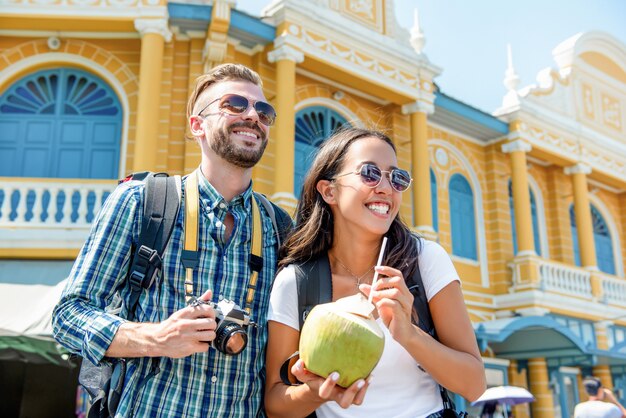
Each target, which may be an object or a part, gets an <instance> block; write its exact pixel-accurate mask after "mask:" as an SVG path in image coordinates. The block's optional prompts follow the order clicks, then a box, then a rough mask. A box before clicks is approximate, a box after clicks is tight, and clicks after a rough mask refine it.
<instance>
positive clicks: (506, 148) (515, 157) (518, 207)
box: [502, 139, 536, 256]
mask: <svg viewBox="0 0 626 418" xmlns="http://www.w3.org/2000/svg"><path fill="white" fill-rule="evenodd" d="M531 149H532V147H531V145H530V144H528V143H526V142H524V141H522V140H520V139H516V140H515V141H512V142H507V143H506V144H504V145H502V152H504V153H506V154H510V155H511V183H512V186H513V212H514V213H515V233H516V234H515V235H516V237H517V254H516V255H520V256H523V255H536V253H535V242H534V236H533V223H532V212H531V208H530V193H529V191H528V172H527V170H526V153H527V152H530V150H531Z"/></svg>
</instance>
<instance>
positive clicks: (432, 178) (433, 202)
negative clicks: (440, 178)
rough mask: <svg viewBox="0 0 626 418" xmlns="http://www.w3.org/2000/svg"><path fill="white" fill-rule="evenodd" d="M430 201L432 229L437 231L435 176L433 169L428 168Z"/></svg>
mask: <svg viewBox="0 0 626 418" xmlns="http://www.w3.org/2000/svg"><path fill="white" fill-rule="evenodd" d="M430 202H431V210H432V216H433V229H434V230H435V232H439V214H438V213H437V178H436V177H435V173H434V172H433V169H432V168H431V169H430Z"/></svg>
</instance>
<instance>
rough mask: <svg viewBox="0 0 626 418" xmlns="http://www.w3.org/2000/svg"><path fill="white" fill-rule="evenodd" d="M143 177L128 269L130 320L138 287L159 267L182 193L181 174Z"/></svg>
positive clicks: (144, 286) (145, 284) (149, 281)
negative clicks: (136, 233) (136, 237)
mask: <svg viewBox="0 0 626 418" xmlns="http://www.w3.org/2000/svg"><path fill="white" fill-rule="evenodd" d="M142 174H143V173H142ZM133 178H134V177H133ZM144 181H145V183H146V186H145V192H144V210H143V217H142V221H141V232H140V233H139V241H138V242H137V247H136V250H135V252H134V254H133V257H132V262H131V265H130V268H129V270H128V280H129V282H130V289H131V296H130V302H129V305H128V316H129V318H128V319H131V320H132V319H133V317H134V311H135V307H136V305H137V301H138V300H139V295H140V294H141V290H142V289H148V288H149V287H150V286H152V284H153V283H154V280H155V279H156V277H157V275H158V273H159V272H160V271H161V262H162V259H161V257H162V256H163V253H164V252H165V248H166V247H167V243H168V241H169V239H170V236H171V235H172V231H173V230H174V225H175V224H176V219H177V218H178V211H179V209H180V198H181V194H182V192H181V179H180V176H173V177H170V176H168V175H167V174H166V173H156V174H152V173H150V174H148V175H147V176H145V180H144Z"/></svg>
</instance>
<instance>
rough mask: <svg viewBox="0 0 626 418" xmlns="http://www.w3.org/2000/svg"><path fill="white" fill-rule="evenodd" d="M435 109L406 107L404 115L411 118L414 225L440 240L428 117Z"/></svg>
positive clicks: (425, 105) (419, 105)
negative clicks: (435, 219) (435, 217)
mask: <svg viewBox="0 0 626 418" xmlns="http://www.w3.org/2000/svg"><path fill="white" fill-rule="evenodd" d="M433 111H434V106H433V105H432V104H430V103H424V102H419V101H418V102H414V103H411V104H408V105H404V106H402V113H403V114H405V115H406V114H408V115H410V117H411V177H413V190H412V192H413V202H412V203H413V225H414V227H415V229H416V230H417V232H419V233H420V234H422V235H423V236H424V237H426V238H427V239H436V238H437V233H436V232H435V230H434V228H433V216H432V201H431V199H432V194H431V190H430V158H429V155H428V124H427V122H428V114H432V113H433Z"/></svg>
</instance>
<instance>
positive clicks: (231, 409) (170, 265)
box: [53, 175, 276, 418]
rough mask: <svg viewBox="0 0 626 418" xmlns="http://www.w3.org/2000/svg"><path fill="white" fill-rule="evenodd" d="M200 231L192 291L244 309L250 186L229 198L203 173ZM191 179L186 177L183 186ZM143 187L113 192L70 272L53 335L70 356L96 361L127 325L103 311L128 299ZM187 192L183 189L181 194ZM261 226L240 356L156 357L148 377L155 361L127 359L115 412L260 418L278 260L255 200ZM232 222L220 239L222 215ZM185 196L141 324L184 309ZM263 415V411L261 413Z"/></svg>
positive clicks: (145, 298)
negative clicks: (258, 267)
mask: <svg viewBox="0 0 626 418" xmlns="http://www.w3.org/2000/svg"><path fill="white" fill-rule="evenodd" d="M199 177H200V181H199V183H200V185H199V189H200V190H199V194H200V213H199V231H198V249H199V253H200V254H199V256H200V260H199V266H198V268H197V269H196V271H195V272H194V290H195V294H196V295H201V294H202V293H203V292H205V291H206V290H208V289H212V290H213V300H217V299H218V298H221V297H223V298H226V299H230V300H233V301H235V302H236V303H237V304H238V305H239V306H241V307H243V306H245V296H246V291H247V288H248V284H249V278H250V268H249V266H248V257H249V254H250V251H251V240H252V215H251V212H252V203H251V200H250V199H251V198H252V188H251V187H249V188H248V189H247V190H246V191H245V192H244V193H243V194H241V195H239V196H237V197H235V198H234V199H233V200H232V201H231V202H230V203H227V202H226V201H224V199H223V198H222V197H221V196H220V195H219V193H217V191H216V190H215V189H214V188H213V187H212V186H211V184H210V183H209V182H208V181H207V180H206V179H205V178H204V177H203V176H202V175H200V176H199ZM184 185H185V179H183V189H184ZM143 191H144V183H142V182H136V181H131V182H127V183H122V184H121V185H120V186H118V187H117V188H116V190H115V191H114V192H113V193H112V194H111V195H110V196H109V197H108V199H107V201H106V202H105V204H104V206H103V208H102V210H101V211H100V213H99V214H98V216H97V218H96V219H95V220H94V223H93V228H92V230H91V233H90V235H89V238H88V239H87V242H86V243H85V245H84V246H83V248H82V250H81V252H80V255H79V256H78V258H77V260H76V262H75V264H74V267H73V268H72V271H71V273H70V277H69V282H68V284H67V286H66V288H65V290H64V292H63V295H62V297H61V300H60V302H59V304H58V305H57V306H56V308H55V311H54V314H53V329H54V334H55V338H56V339H57V340H58V341H59V342H60V343H61V344H62V345H63V346H65V347H67V348H68V349H69V350H70V351H72V352H73V353H76V354H79V355H80V356H82V357H85V358H87V359H89V360H90V361H91V362H93V363H95V364H97V363H99V362H100V361H101V360H103V359H104V353H105V351H106V350H107V348H108V346H109V345H110V344H111V341H112V340H113V337H114V336H115V333H116V331H117V329H118V327H119V326H120V325H121V324H122V323H123V322H124V321H125V320H124V319H122V318H121V317H120V316H116V315H112V314H110V313H107V312H105V308H106V306H107V305H108V304H109V303H110V301H111V299H112V297H113V296H114V294H115V293H116V291H119V292H120V295H121V296H122V298H123V300H128V297H129V294H130V292H129V288H128V286H127V283H126V280H125V278H126V274H127V271H128V268H129V261H130V256H131V252H132V250H133V244H135V243H137V241H138V236H139V230H140V226H141V217H142V212H143V195H144V193H143ZM183 193H184V192H183ZM259 206H260V208H261V213H262V218H263V220H262V223H263V254H262V255H263V269H262V271H261V273H260V275H259V281H258V283H257V289H256V293H255V296H254V302H253V305H252V310H251V317H252V320H253V321H254V322H256V323H257V324H259V327H258V328H252V327H251V328H249V331H248V335H249V341H248V346H247V348H246V349H245V350H244V351H243V352H242V353H241V354H240V355H237V356H226V355H224V354H222V353H220V352H218V351H217V350H215V349H212V348H211V349H209V350H208V351H207V352H206V353H199V354H194V355H191V356H189V357H185V358H182V359H172V358H166V357H164V358H160V359H157V360H158V361H159V362H160V363H159V368H160V372H159V373H158V374H156V375H155V376H154V377H149V378H146V376H147V375H148V374H149V373H150V359H148V358H138V359H129V361H128V369H127V374H126V380H125V388H124V393H123V396H122V399H121V402H120V406H119V408H118V411H117V415H116V416H119V417H130V416H138V417H168V418H170V417H201V416H202V417H204V416H207V417H246V418H247V417H255V416H257V414H259V410H260V408H261V405H262V397H263V384H264V378H265V369H264V363H265V343H266V340H267V327H266V323H267V322H266V316H267V309H268V303H269V293H270V288H271V283H272V280H273V278H274V273H275V266H276V236H275V232H274V230H273V227H272V222H271V219H270V218H269V216H268V215H267V214H266V212H265V211H264V209H263V207H262V206H261V205H259ZM227 212H230V213H231V214H232V215H233V216H234V219H235V226H234V229H233V231H232V234H231V237H230V239H229V240H228V241H227V242H226V241H225V239H224V224H223V221H224V218H225V216H226V213H227ZM183 214H184V199H183V202H182V204H181V209H180V212H179V216H178V221H177V223H176V225H175V227H174V231H173V233H172V237H171V239H170V241H169V245H168V247H167V250H166V251H165V254H164V256H163V272H164V273H163V276H164V277H163V278H162V280H158V281H157V282H156V283H155V284H154V285H153V286H152V287H151V288H150V289H148V290H146V291H144V292H143V293H142V295H141V297H140V299H139V303H138V306H137V309H136V311H135V318H136V321H138V322H160V321H163V320H165V319H167V318H168V317H169V316H170V315H171V314H172V313H174V312H175V311H177V310H179V309H182V308H183V307H185V294H184V293H185V291H184V284H183V283H184V278H185V270H184V268H183V265H182V263H181V253H182V250H183V219H184V215H183ZM261 415H262V413H261Z"/></svg>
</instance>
